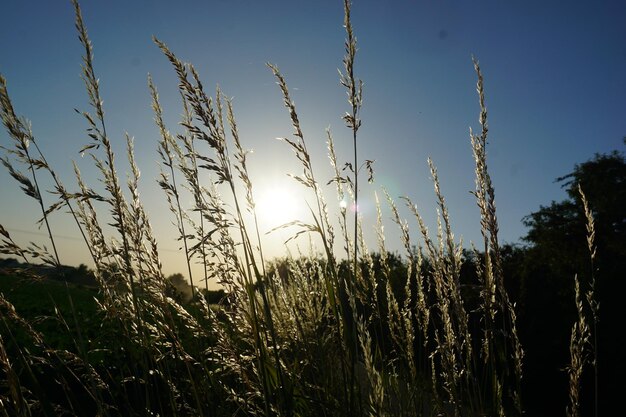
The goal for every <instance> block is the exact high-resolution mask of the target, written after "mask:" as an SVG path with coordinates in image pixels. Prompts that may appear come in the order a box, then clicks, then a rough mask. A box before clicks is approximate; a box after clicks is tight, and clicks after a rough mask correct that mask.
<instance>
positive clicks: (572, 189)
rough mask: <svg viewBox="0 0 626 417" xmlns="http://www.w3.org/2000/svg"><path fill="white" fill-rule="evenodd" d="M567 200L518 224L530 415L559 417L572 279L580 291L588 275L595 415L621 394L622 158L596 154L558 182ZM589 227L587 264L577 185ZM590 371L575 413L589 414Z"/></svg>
mask: <svg viewBox="0 0 626 417" xmlns="http://www.w3.org/2000/svg"><path fill="white" fill-rule="evenodd" d="M556 181H557V182H560V183H561V184H562V186H563V187H564V188H565V189H566V191H567V195H568V198H567V199H565V200H563V201H561V202H554V201H553V202H552V203H551V204H550V205H549V206H542V207H540V209H539V210H538V211H536V212H534V213H531V214H530V215H528V216H526V217H525V218H524V219H523V222H524V224H525V225H526V226H527V227H528V234H527V235H526V236H525V237H524V241H525V242H526V243H527V246H526V248H525V257H524V261H523V263H522V265H521V271H520V272H521V280H522V281H521V288H522V297H521V300H520V301H521V302H520V332H521V336H522V342H523V343H524V347H525V349H526V373H525V374H526V376H525V382H526V400H527V401H526V402H525V403H526V404H527V406H528V411H529V413H530V415H546V416H547V415H563V413H564V407H565V406H564V404H566V403H567V389H568V387H567V375H566V373H565V372H564V371H563V368H565V367H566V366H567V364H568V361H569V350H568V349H569V337H570V330H571V325H572V323H573V322H574V320H575V317H576V310H575V305H574V276H575V275H578V277H579V278H580V280H581V286H582V290H583V291H587V290H588V289H589V283H590V281H591V276H592V274H593V275H594V276H595V278H596V281H597V284H596V298H597V299H598V300H599V302H600V312H599V316H600V321H599V326H598V328H597V329H596V330H597V335H598V338H599V339H598V352H597V354H598V371H599V372H598V375H599V390H598V392H599V397H600V398H601V400H600V414H609V410H611V409H617V408H615V407H618V406H619V403H618V402H619V401H620V395H619V393H620V392H624V389H625V388H626V382H625V381H626V380H625V379H624V373H625V372H626V367H625V366H624V360H623V352H624V348H623V347H624V346H625V343H626V337H625V332H624V325H623V317H624V313H623V309H622V305H623V304H624V278H625V277H626V276H625V275H624V271H625V270H626V209H625V207H626V161H625V160H624V154H623V153H622V152H618V151H614V152H612V153H609V154H596V155H595V156H594V157H593V158H592V159H590V160H589V161H586V162H584V163H582V164H577V165H576V166H575V167H574V170H573V171H572V172H571V173H569V174H567V175H564V176H562V177H560V178H557V180H556ZM579 186H580V187H581V188H582V190H583V191H584V193H585V195H586V197H587V200H588V201H589V206H590V209H591V211H592V212H593V216H594V221H595V244H596V247H597V256H596V259H595V261H594V262H593V264H592V262H591V259H590V254H589V250H588V248H587V241H586V229H585V224H586V219H585V214H584V211H583V205H582V203H581V199H580V195H579V192H578V187H579ZM592 374H593V371H592V370H588V371H587V372H586V374H585V375H584V377H583V386H582V389H583V391H582V398H581V401H582V404H581V406H582V412H583V415H592V410H593V402H594V383H593V377H592Z"/></svg>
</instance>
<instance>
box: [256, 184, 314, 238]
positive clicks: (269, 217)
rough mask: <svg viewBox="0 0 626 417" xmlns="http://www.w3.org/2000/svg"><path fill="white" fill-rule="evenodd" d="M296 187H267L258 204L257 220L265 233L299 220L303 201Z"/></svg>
mask: <svg viewBox="0 0 626 417" xmlns="http://www.w3.org/2000/svg"><path fill="white" fill-rule="evenodd" d="M299 196H300V193H299V192H298V191H297V190H296V189H295V187H289V186H286V185H284V184H276V185H269V186H267V187H266V188H265V189H264V190H263V191H262V192H261V193H260V196H259V198H258V199H257V202H256V214H257V219H258V221H259V223H260V226H261V227H262V229H265V230H264V231H265V232H268V231H270V230H271V229H273V228H275V227H278V226H281V225H283V224H285V223H288V222H291V221H294V220H296V219H298V216H299V214H300V211H301V205H302V204H303V201H301V199H299Z"/></svg>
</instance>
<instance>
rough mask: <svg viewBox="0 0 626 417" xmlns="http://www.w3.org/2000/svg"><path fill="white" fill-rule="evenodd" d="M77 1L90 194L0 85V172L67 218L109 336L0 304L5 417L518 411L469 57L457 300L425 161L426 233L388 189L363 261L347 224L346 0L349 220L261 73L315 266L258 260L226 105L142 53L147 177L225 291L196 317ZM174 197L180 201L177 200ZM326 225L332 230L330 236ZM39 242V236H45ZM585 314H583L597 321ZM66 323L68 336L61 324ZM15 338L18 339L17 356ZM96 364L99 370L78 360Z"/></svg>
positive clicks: (356, 122) (305, 261)
mask: <svg viewBox="0 0 626 417" xmlns="http://www.w3.org/2000/svg"><path fill="white" fill-rule="evenodd" d="M73 4H74V6H75V13H76V28H77V30H78V34H79V40H80V42H81V44H82V46H83V48H84V55H83V65H82V77H83V80H84V83H85V88H86V92H87V96H88V99H89V104H90V106H91V109H90V110H89V111H82V112H80V114H82V116H83V117H84V119H85V121H86V125H87V132H86V133H87V137H88V138H89V139H88V142H87V143H86V144H85V146H83V147H82V148H81V149H80V151H81V152H84V153H87V154H89V155H90V156H91V158H92V161H93V163H94V164H95V166H96V167H97V168H98V172H99V175H100V178H99V180H100V181H101V182H102V183H103V184H104V192H103V193H99V192H96V191H95V190H94V189H92V188H91V187H90V186H89V185H88V184H86V183H85V181H84V179H83V178H82V176H81V174H80V171H79V170H78V168H77V167H76V168H75V173H76V180H77V188H78V190H77V191H75V192H69V191H67V188H66V187H65V186H64V185H63V184H61V183H60V181H59V179H58V177H57V176H56V174H55V172H54V171H53V170H52V168H51V167H49V165H48V164H47V162H46V161H45V158H44V156H43V152H41V151H40V149H39V147H38V146H37V144H36V142H35V140H34V138H33V136H32V134H31V133H30V130H29V129H28V128H27V127H26V126H27V125H25V124H24V123H23V122H22V121H21V120H22V119H20V118H18V116H17V115H16V113H15V111H14V110H13V106H12V103H11V100H10V97H9V93H8V90H7V82H6V81H5V79H4V78H0V109H1V111H2V119H3V123H4V125H5V127H6V128H7V131H8V132H9V135H10V136H11V137H12V138H13V139H14V145H13V148H9V149H8V151H9V155H10V156H12V157H15V158H14V159H16V161H17V162H19V163H23V164H25V166H26V169H27V171H28V172H29V173H30V175H31V177H30V178H29V177H27V176H26V175H25V174H22V173H20V172H19V171H17V170H16V169H14V168H13V164H14V162H12V161H11V160H9V159H3V162H4V164H5V165H6V166H7V167H8V168H9V171H10V173H11V174H12V175H13V177H14V178H16V179H17V180H18V181H19V182H20V184H21V185H22V188H23V189H24V191H25V192H26V193H27V194H28V195H30V196H32V197H34V198H35V199H36V200H37V201H38V203H39V205H40V206H41V208H42V214H43V221H44V222H46V224H47V216H48V215H50V214H52V212H54V211H56V210H57V209H58V208H60V207H62V206H63V207H65V206H66V207H68V208H70V215H71V216H73V218H74V220H75V222H76V224H77V226H78V227H79V228H80V230H81V233H82V234H83V236H84V241H85V245H86V246H87V247H88V249H89V251H90V254H91V256H92V259H93V266H94V273H95V277H96V279H97V282H98V285H99V288H100V292H101V297H100V298H99V299H98V302H99V306H100V308H101V310H102V311H103V313H104V317H105V319H104V322H103V326H104V327H103V328H106V329H107V332H111V334H110V335H108V337H107V338H106V339H104V340H100V341H99V342H98V343H99V344H96V343H95V342H92V341H81V342H80V343H77V346H76V349H75V350H74V351H67V350H63V351H60V350H55V348H54V347H52V346H49V345H48V344H47V343H46V341H45V338H44V337H43V336H42V335H40V334H38V333H37V332H36V331H34V330H33V329H32V328H31V327H30V325H29V324H28V322H26V321H24V320H23V319H21V318H20V317H19V315H18V314H17V313H16V312H15V310H14V308H13V307H12V306H11V305H10V303H9V302H8V301H7V300H6V299H5V298H4V297H2V298H0V307H1V308H2V315H1V317H2V326H3V332H2V338H1V339H0V365H1V372H2V374H3V377H4V379H5V380H6V383H5V384H4V385H3V386H2V387H0V411H1V412H2V414H3V415H19V416H31V415H98V416H117V415H146V416H147V415H172V416H186V415H194V416H195V415H200V416H222V415H224V416H226V415H265V416H270V415H281V416H295V415H299V416H305V415H311V416H320V415H324V416H333V415H342V416H365V415H369V416H383V415H394V416H434V415H448V416H485V415H498V416H505V415H509V416H510V415H522V413H523V405H522V404H523V403H522V398H521V392H520V390H521V388H520V385H521V378H522V374H523V370H522V363H523V350H522V347H521V344H520V341H519V338H518V336H517V330H516V315H515V308H514V305H513V303H512V302H511V300H510V299H509V297H508V295H507V292H506V290H505V286H504V281H505V277H504V274H503V267H502V255H501V253H500V246H499V241H498V222H497V216H496V205H495V192H494V188H493V184H492V180H491V177H490V175H489V172H488V169H487V154H486V146H487V137H488V125H487V108H486V104H485V87H484V79H483V75H482V72H481V69H480V66H479V64H478V61H474V68H475V71H476V75H477V93H478V98H479V111H480V113H479V114H480V116H479V123H480V126H481V129H480V132H479V133H478V134H474V133H473V132H470V142H471V146H472V150H473V154H474V159H475V162H476V170H475V176H476V189H475V191H474V195H475V197H476V203H477V205H478V207H479V210H480V224H481V231H482V236H483V242H482V245H481V251H480V252H479V251H478V250H476V251H475V253H476V255H475V256H474V257H473V259H474V260H475V267H476V270H477V276H478V277H479V282H474V283H470V284H472V285H471V286H465V285H464V284H465V283H462V282H461V265H462V263H463V261H464V257H465V255H464V251H463V249H464V248H463V243H462V242H460V241H456V240H455V238H454V235H453V231H452V226H451V221H450V218H449V214H448V209H447V206H446V202H445V198H444V194H443V191H442V189H441V184H440V183H439V179H438V175H437V170H436V167H435V165H434V163H433V162H432V161H429V166H430V172H431V176H432V180H433V185H434V192H435V195H436V198H437V210H438V229H437V231H436V234H435V237H433V236H432V235H431V233H430V232H429V230H428V229H427V227H426V225H425V222H424V220H423V218H422V216H421V214H420V210H419V209H418V206H417V205H416V204H415V203H414V202H413V201H411V199H409V198H408V197H406V198H404V199H403V200H402V203H403V204H406V206H407V207H408V209H409V210H410V212H411V214H412V216H413V217H414V220H415V222H416V225H417V230H418V233H417V234H414V233H412V232H411V231H410V225H409V222H408V221H407V220H405V219H403V218H402V217H401V215H400V211H399V210H398V208H397V205H396V202H395V201H394V200H393V199H392V198H391V196H390V195H389V194H387V193H386V192H384V195H385V198H384V201H383V202H380V201H379V200H378V196H377V197H376V199H377V201H378V203H377V211H378V222H377V225H376V226H375V231H376V235H377V242H378V243H377V248H376V253H374V254H373V253H372V252H370V251H369V250H368V249H367V246H366V242H365V240H364V238H363V227H364V225H363V224H362V222H361V218H360V213H359V210H358V202H359V192H360V189H359V172H360V171H361V169H366V170H367V171H368V174H369V175H368V176H369V179H370V180H371V179H372V177H373V171H372V161H370V160H365V161H364V162H363V163H362V162H361V161H360V160H359V158H358V152H357V150H358V145H359V143H358V138H357V132H358V130H359V127H360V126H361V120H360V116H359V114H360V109H361V105H362V94H363V83H362V82H361V81H360V80H358V79H357V78H356V76H355V56H356V51H357V47H356V36H355V33H354V29H353V27H352V22H351V14H350V11H351V3H350V2H349V1H348V0H345V1H344V11H345V20H344V26H345V29H346V41H345V48H346V55H345V57H344V60H343V62H344V72H343V73H342V74H341V78H340V83H341V84H342V85H343V86H344V87H345V88H346V89H347V92H348V109H349V111H348V112H347V113H346V114H345V116H344V120H345V122H346V125H347V127H348V128H349V129H350V131H351V133H352V138H353V155H352V161H351V162H350V163H346V165H345V166H347V167H349V169H348V170H347V172H346V171H344V170H343V169H341V166H342V165H343V164H342V163H341V162H340V157H339V156H338V155H337V154H336V153H335V147H334V143H333V139H332V135H331V133H330V131H328V133H327V137H328V142H327V146H328V151H329V160H330V164H331V167H332V169H333V172H334V173H333V177H332V179H331V180H330V182H329V184H331V183H334V185H335V190H336V193H337V197H338V198H339V200H340V201H343V200H344V198H345V197H346V196H348V198H350V199H351V200H352V201H351V203H352V207H354V208H355V210H354V217H352V218H350V216H349V215H348V210H347V209H346V206H341V207H340V208H339V212H338V213H333V212H331V210H330V209H329V205H328V204H327V202H326V200H325V194H324V190H323V182H320V178H321V175H320V174H319V173H318V172H317V169H318V168H317V166H316V165H315V164H314V161H312V159H311V156H310V153H309V151H308V148H307V142H306V140H305V134H304V132H303V130H302V128H301V125H300V119H299V116H298V113H297V110H296V105H295V103H294V102H293V100H292V99H291V97H290V95H289V88H288V85H287V81H286V77H285V76H284V75H283V74H282V73H281V72H280V70H279V69H278V67H277V66H275V65H273V64H268V67H269V69H270V71H271V72H272V73H273V75H274V77H275V78H276V82H277V85H278V87H279V89H280V90H281V92H282V95H283V101H284V105H285V108H286V110H287V112H288V117H289V119H290V121H291V124H292V127H293V132H292V135H291V136H289V137H285V138H284V142H285V143H286V144H287V145H288V146H289V147H290V148H291V149H292V150H293V151H294V153H295V156H296V158H297V159H298V161H299V162H300V164H301V167H302V174H300V175H293V178H294V179H295V180H296V181H297V182H299V183H300V185H301V186H302V187H303V189H304V190H305V191H306V192H309V193H310V194H311V195H312V196H313V204H312V205H310V206H309V209H310V210H309V215H308V218H303V219H299V220H296V221H293V222H291V223H289V224H286V225H284V226H282V227H285V228H289V229H290V230H292V232H293V236H294V237H297V236H300V235H309V236H311V238H315V239H319V241H321V243H322V247H323V253H321V254H309V255H302V256H300V257H289V258H286V259H283V260H269V259H267V258H266V256H265V255H264V250H263V242H262V240H261V236H260V232H259V226H258V220H257V215H256V204H255V189H254V186H253V185H254V179H253V178H252V177H251V176H250V174H249V170H248V164H249V161H248V153H247V152H246V151H245V148H244V145H243V141H242V138H240V135H239V131H238V128H237V123H236V119H235V113H236V112H235V109H234V106H233V103H232V101H231V100H229V99H228V98H227V97H226V96H225V95H224V93H222V91H221V90H220V89H219V88H218V89H217V90H216V92H215V94H214V95H213V96H211V95H210V93H208V92H207V91H206V89H205V87H204V85H203V83H202V82H201V80H200V77H199V75H198V73H197V71H196V70H195V68H194V67H193V65H191V64H187V63H184V62H182V61H180V60H179V59H178V58H177V56H176V55H175V53H174V52H173V51H171V50H170V49H169V48H168V47H167V45H166V44H165V43H164V42H162V41H160V40H158V39H154V41H155V43H156V45H157V47H158V48H160V49H161V51H162V52H163V54H164V55H165V57H166V58H167V60H168V61H169V63H170V64H171V66H172V68H173V70H174V72H175V73H176V76H177V77H178V82H179V90H180V97H181V107H182V109H183V110H182V114H183V116H182V119H181V121H180V126H181V127H182V133H179V134H173V133H171V132H170V130H168V128H167V126H166V125H165V122H164V119H165V118H164V116H163V114H164V110H163V108H162V107H161V105H160V102H159V96H158V92H157V87H156V85H155V84H154V82H153V80H152V79H151V78H149V79H148V88H149V90H150V92H151V96H152V108H153V110H154V114H155V122H156V125H157V127H158V130H159V132H160V140H159V141H158V144H157V147H158V152H159V155H160V157H161V164H162V171H161V174H160V177H159V180H158V183H159V186H160V187H161V188H162V189H163V190H164V193H165V194H164V196H165V199H166V200H167V202H168V203H169V208H170V211H171V213H172V215H173V216H174V222H175V224H176V226H177V230H178V233H179V236H178V237H177V238H178V240H180V241H182V243H183V253H184V256H185V259H186V262H187V266H188V268H187V269H188V270H187V273H188V278H189V280H190V281H191V284H192V286H195V284H196V283H198V282H201V281H204V284H205V286H206V288H208V281H209V280H213V281H214V282H216V283H218V284H220V285H221V286H223V287H224V288H225V289H226V291H227V294H228V295H227V298H226V299H224V300H223V302H222V303H221V304H220V305H219V306H211V305H209V304H208V303H207V301H206V299H205V298H204V296H203V293H202V291H199V290H198V289H197V288H194V291H195V292H194V294H193V295H194V297H193V300H192V302H191V303H189V304H185V305H182V304H180V303H179V302H177V301H176V300H175V299H173V298H171V297H169V296H168V282H167V280H166V279H165V277H164V275H163V272H162V267H161V263H160V260H159V249H158V242H157V241H156V239H155V237H154V236H153V234H152V231H151V228H150V222H149V219H148V216H147V214H146V212H145V210H144V208H143V204H142V200H141V197H140V195H139V192H138V184H139V169H138V167H137V166H136V164H135V160H134V151H133V144H132V139H131V138H130V137H128V136H127V137H126V143H127V154H126V157H127V159H128V161H129V164H130V167H131V172H130V173H129V175H128V180H127V181H126V184H125V185H124V182H123V181H122V180H121V179H120V176H119V175H118V173H117V171H116V155H115V153H114V152H113V146H112V140H113V139H112V138H111V137H110V136H109V135H108V133H107V122H106V117H105V111H104V108H103V104H102V99H101V97H100V83H99V81H98V78H97V77H96V71H95V63H94V59H93V50H92V45H91V42H90V41H89V37H88V34H87V30H86V28H85V24H84V22H83V19H82V15H81V9H80V7H79V5H78V2H77V1H76V0H73ZM29 144H35V149H36V151H37V152H38V155H37V156H36V157H33V156H31V155H30V154H29V153H28V149H29ZM45 174H48V175H51V176H52V178H53V179H54V181H55V187H56V188H55V193H56V194H55V195H57V196H58V197H59V200H58V201H57V202H55V203H53V204H51V205H49V206H47V207H46V205H45V204H44V201H43V200H42V198H41V191H40V190H39V189H38V186H37V182H36V178H37V177H36V176H37V175H45ZM183 197H185V198H183ZM186 197H189V200H191V201H192V204H191V205H189V206H187V205H186V203H185V201H186V199H187V198H186ZM383 204H386V205H388V206H389V209H390V210H391V213H392V217H393V220H394V222H395V223H396V224H397V226H398V227H399V229H400V236H401V243H402V245H403V247H404V249H405V253H404V256H405V261H404V264H403V265H405V267H404V269H402V273H403V274H404V276H403V278H402V279H403V282H402V283H401V285H399V286H398V285H396V284H395V283H394V282H393V275H394V273H395V271H396V270H397V265H394V264H393V263H392V261H393V259H392V258H391V257H390V255H389V253H388V250H387V246H386V241H385V233H384V230H383V226H382V214H381V213H382V207H381V206H382V205H383ZM335 216H336V217H337V219H338V224H339V228H340V230H339V232H337V231H336V230H335V228H334V227H333V224H335V222H334V218H335ZM103 218H111V219H113V220H112V225H113V229H114V230H113V234H110V233H108V232H107V230H109V228H107V227H106V222H105V221H103V220H102V219H103ZM48 227H49V226H48ZM0 232H1V233H2V235H3V239H2V242H1V243H0V253H4V254H9V255H17V256H20V257H22V258H23V259H25V260H26V261H32V260H33V259H34V258H37V257H40V258H43V259H44V260H47V261H49V262H50V263H53V264H59V263H60V261H59V258H58V254H57V253H56V248H55V246H54V244H53V253H54V254H53V255H51V254H49V253H48V252H47V251H46V250H45V248H43V247H32V248H26V249H23V248H21V247H19V246H18V245H17V244H15V242H13V240H12V239H11V237H10V235H9V233H8V232H7V231H6V230H5V229H4V228H0ZM49 235H50V240H51V241H52V242H53V241H54V239H53V237H54V231H53V230H49ZM338 246H341V247H343V248H344V249H345V257H344V256H339V255H337V253H340V252H341V251H340V250H337V247H338ZM193 262H199V263H200V264H201V265H202V273H201V278H196V277H194V276H193V275H192V268H191V264H192V263H193ZM467 288H470V290H468V289H467ZM468 291H469V293H468ZM590 299H592V297H591V298H590ZM578 302H579V304H580V300H578ZM593 311H594V314H596V312H597V309H595V310H593ZM594 317H596V316H594ZM61 318H62V317H61ZM62 319H64V318H62ZM596 321H597V320H596ZM65 322H66V323H67V326H66V327H67V328H68V330H71V328H72V322H71V320H68V321H65ZM581 323H582V322H581ZM577 326H578V327H575V330H576V329H579V330H576V332H578V333H576V335H575V336H576V338H577V340H579V339H580V340H582V341H586V340H587V339H586V337H587V336H586V333H580V332H582V329H583V325H582V324H578V325H577ZM78 330H80V329H78ZM18 333H19V334H20V335H22V336H25V337H26V339H27V340H28V345H25V344H24V342H19V343H18V338H17V337H16V336H15V335H16V334H18ZM581 338H582V339H581ZM20 340H24V339H23V338H22V339H20ZM575 346H578V345H575ZM96 352H98V354H103V355H104V356H105V359H106V360H104V361H101V362H98V363H96V362H94V360H93V358H94V355H96ZM575 369H577V368H575V366H572V370H575ZM572 372H574V371H572ZM572 378H574V379H575V378H576V374H572ZM574 382H575V381H574ZM574 382H573V383H572V384H574V385H575V383H574ZM574 385H572V386H574ZM76 387H78V388H76ZM59 390H60V391H59ZM57 391H59V392H57ZM49 392H51V393H53V394H49ZM77 392H79V393H80V394H76V393H77ZM572 401H574V402H575V401H576V399H575V398H573V399H572ZM572 410H573V411H572V414H573V415H575V412H574V409H572Z"/></svg>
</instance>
